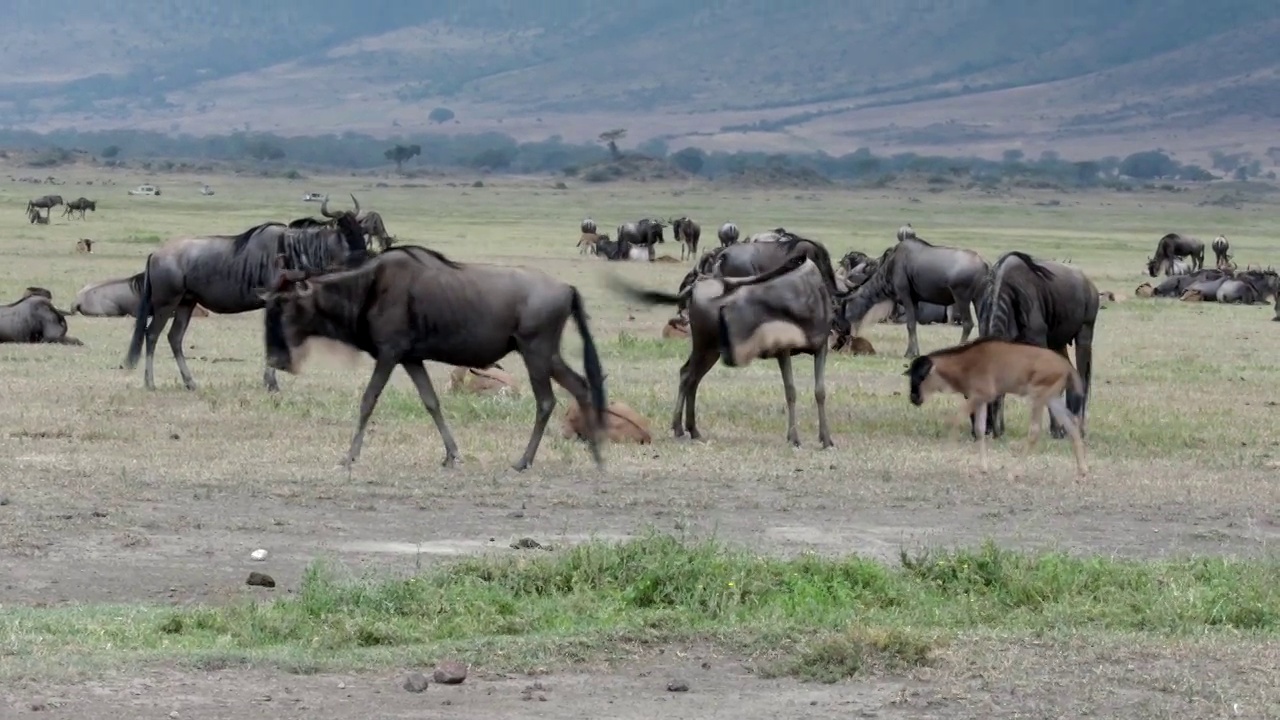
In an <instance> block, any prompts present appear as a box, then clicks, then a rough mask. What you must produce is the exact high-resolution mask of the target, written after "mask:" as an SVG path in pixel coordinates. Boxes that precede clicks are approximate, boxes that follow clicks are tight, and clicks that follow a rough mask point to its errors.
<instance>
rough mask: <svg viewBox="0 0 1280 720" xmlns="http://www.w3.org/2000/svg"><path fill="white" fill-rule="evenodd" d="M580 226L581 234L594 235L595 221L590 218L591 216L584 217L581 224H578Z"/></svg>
mask: <svg viewBox="0 0 1280 720" xmlns="http://www.w3.org/2000/svg"><path fill="white" fill-rule="evenodd" d="M580 228H581V229H582V234H583V235H595V234H596V221H595V220H592V219H591V218H585V219H584V220H583V221H582V225H581V226H580Z"/></svg>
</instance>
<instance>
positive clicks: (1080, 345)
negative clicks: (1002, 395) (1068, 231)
mask: <svg viewBox="0 0 1280 720" xmlns="http://www.w3.org/2000/svg"><path fill="white" fill-rule="evenodd" d="M1100 305H1101V303H1100V301H1099V300H1098V287H1097V286H1096V285H1094V284H1093V281H1092V280H1090V279H1089V277H1088V276H1087V275H1085V274H1084V272H1083V271H1082V270H1080V268H1078V267H1074V266H1071V265H1066V264H1064V263H1059V262H1053V261H1051V260H1035V259H1033V258H1032V257H1031V256H1030V255H1027V254H1026V253H1024V252H1019V251H1016V250H1015V251H1012V252H1007V253H1005V254H1004V255H1001V256H1000V259H998V260H996V262H995V264H994V265H992V266H991V273H990V278H989V279H988V281H987V283H986V288H985V291H984V292H983V294H982V296H981V298H980V300H979V303H978V322H979V327H978V332H979V333H980V334H981V336H982V337H995V338H1002V339H1005V340H1014V341H1020V342H1027V343H1031V344H1032V345H1038V346H1040V347H1044V348H1048V349H1050V350H1052V351H1054V352H1056V353H1058V354H1059V355H1061V356H1062V357H1063V358H1066V356H1067V346H1068V345H1075V348H1076V370H1077V371H1078V372H1079V373H1080V378H1081V379H1082V380H1083V381H1084V389H1083V390H1082V391H1080V392H1076V391H1075V390H1074V389H1069V390H1068V391H1067V409H1069V410H1070V411H1071V414H1072V415H1073V416H1074V417H1075V418H1076V423H1077V424H1078V425H1079V427H1080V433H1081V434H1084V432H1085V416H1086V407H1087V405H1088V401H1089V391H1090V390H1091V387H1090V384H1091V381H1090V378H1091V376H1092V374H1093V329H1094V325H1095V324H1096V323H1097V322H1098V308H1099V306H1100ZM987 419H988V425H987V428H988V429H989V430H991V433H992V436H993V437H1000V436H1001V435H1002V434H1004V400H1003V399H998V400H996V401H995V402H993V403H991V405H990V407H989V408H987ZM974 428H975V429H974V433H975V436H976V433H977V430H976V428H977V425H976V424H975V425H974ZM1049 431H1050V433H1051V434H1052V435H1053V437H1055V438H1062V437H1066V430H1064V429H1063V427H1062V425H1061V423H1059V422H1058V420H1057V419H1056V418H1051V420H1050V423H1049Z"/></svg>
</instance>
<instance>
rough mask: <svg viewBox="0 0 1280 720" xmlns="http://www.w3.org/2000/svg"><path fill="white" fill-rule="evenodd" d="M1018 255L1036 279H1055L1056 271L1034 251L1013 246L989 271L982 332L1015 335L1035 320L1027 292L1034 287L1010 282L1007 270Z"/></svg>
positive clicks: (981, 303)
mask: <svg viewBox="0 0 1280 720" xmlns="http://www.w3.org/2000/svg"><path fill="white" fill-rule="evenodd" d="M1011 258H1014V259H1017V260H1018V261H1020V262H1021V263H1022V264H1023V265H1025V266H1026V268H1027V269H1028V270H1029V271H1031V276H1032V278H1033V279H1034V280H1035V281H1038V282H1040V283H1047V282H1050V281H1052V280H1053V278H1054V273H1053V271H1052V270H1050V269H1049V268H1048V267H1045V266H1044V265H1042V264H1041V263H1039V262H1037V261H1036V260H1035V259H1034V258H1032V257H1031V256H1030V255H1028V254H1026V253H1025V252H1022V251H1020V250H1012V251H1010V252H1007V253H1005V254H1004V255H1001V256H1000V258H999V259H998V260H996V262H995V264H993V265H992V266H991V270H990V271H989V273H988V274H987V288H986V291H985V292H984V293H982V297H981V299H980V300H979V302H978V322H979V331H980V332H981V334H982V335H984V336H985V335H993V336H1000V337H1004V338H1005V339H1012V338H1015V337H1017V336H1019V335H1020V331H1021V330H1022V329H1024V328H1026V327H1028V326H1029V325H1030V324H1031V317H1030V312H1031V305H1032V303H1031V299H1030V298H1029V297H1026V296H1027V293H1028V291H1029V290H1031V288H1026V287H1023V286H1022V285H1021V284H1018V283H1006V282H1005V281H1004V274H1005V270H1006V268H1008V267H1009V265H1008V261H1009V260H1010V259H1011Z"/></svg>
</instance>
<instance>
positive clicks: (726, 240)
mask: <svg viewBox="0 0 1280 720" xmlns="http://www.w3.org/2000/svg"><path fill="white" fill-rule="evenodd" d="M716 237H718V238H720V244H721V245H722V246H723V245H732V244H734V243H736V242H738V237H739V233H738V226H737V225H734V224H733V223H731V222H727V223H725V224H723V225H721V226H720V230H719V231H718V232H717V233H716Z"/></svg>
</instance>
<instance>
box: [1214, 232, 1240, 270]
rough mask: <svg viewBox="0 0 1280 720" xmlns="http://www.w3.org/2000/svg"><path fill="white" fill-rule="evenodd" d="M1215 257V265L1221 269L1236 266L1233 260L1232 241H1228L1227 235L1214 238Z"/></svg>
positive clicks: (1232, 268)
mask: <svg viewBox="0 0 1280 720" xmlns="http://www.w3.org/2000/svg"><path fill="white" fill-rule="evenodd" d="M1213 259H1214V265H1216V266H1217V267H1218V269H1219V270H1226V269H1231V270H1234V269H1235V268H1236V264H1235V263H1233V262H1231V243H1229V242H1227V236H1226V235H1219V236H1218V237H1216V238H1214V239H1213Z"/></svg>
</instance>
